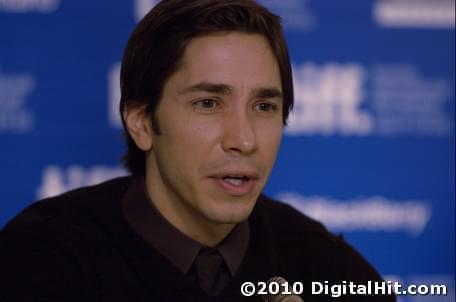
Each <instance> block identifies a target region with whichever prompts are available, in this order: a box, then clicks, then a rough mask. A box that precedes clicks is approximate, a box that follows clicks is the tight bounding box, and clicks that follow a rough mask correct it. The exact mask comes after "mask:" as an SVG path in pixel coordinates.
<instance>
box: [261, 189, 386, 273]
mask: <svg viewBox="0 0 456 302" xmlns="http://www.w3.org/2000/svg"><path fill="white" fill-rule="evenodd" d="M258 210H260V211H259V212H262V213H261V215H262V216H263V221H265V222H266V224H267V225H268V229H269V232H268V233H269V234H270V236H271V237H272V240H274V241H275V244H276V246H277V253H278V254H279V256H280V258H281V259H287V260H284V261H285V262H287V261H288V260H289V259H294V260H295V262H293V261H291V262H290V263H292V267H290V268H288V270H289V271H293V270H295V269H297V270H299V269H300V268H301V270H302V271H308V273H309V276H312V277H314V278H319V277H325V278H327V279H328V278H329V279H331V278H338V279H340V280H344V279H345V280H380V279H381V278H380V276H379V275H378V273H377V272H376V271H375V269H374V268H373V267H372V266H371V265H370V264H369V263H368V262H367V261H366V260H365V259H364V257H363V256H361V254H359V253H358V252H357V251H356V250H355V249H354V248H353V247H352V246H351V245H350V244H348V243H347V242H346V241H345V240H344V239H343V237H342V236H341V235H339V236H336V235H334V234H332V233H331V232H330V231H328V230H327V229H326V228H325V227H324V226H323V224H322V223H320V222H318V221H316V220H314V219H312V218H310V217H308V216H307V215H305V214H303V213H301V212H299V211H298V210H296V209H295V208H293V207H292V206H290V205H288V204H285V203H283V202H280V201H276V200H273V199H271V198H268V197H265V196H262V198H260V201H259V203H258ZM297 259H298V260H297ZM304 259H305V260H304ZM287 263H288V262H287ZM288 264H289V263H288ZM309 265H311V266H312V267H313V268H311V269H309V267H308V266H309ZM301 266H302V267H301ZM315 272H319V273H315Z"/></svg>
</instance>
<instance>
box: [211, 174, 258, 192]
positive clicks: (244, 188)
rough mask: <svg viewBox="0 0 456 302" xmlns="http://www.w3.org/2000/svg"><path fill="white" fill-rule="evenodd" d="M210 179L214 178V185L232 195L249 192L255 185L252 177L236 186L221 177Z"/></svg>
mask: <svg viewBox="0 0 456 302" xmlns="http://www.w3.org/2000/svg"><path fill="white" fill-rule="evenodd" d="M212 179H213V180H214V182H215V183H216V185H217V186H218V187H219V188H221V189H223V190H224V191H225V192H227V193H228V194H230V195H234V196H242V195H245V194H247V193H250V192H251V191H252V190H253V188H254V186H255V180H253V179H248V180H245V181H242V183H241V184H239V185H237V186H236V185H234V184H232V183H230V182H228V181H226V180H225V179H223V178H212Z"/></svg>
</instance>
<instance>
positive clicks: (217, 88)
mask: <svg viewBox="0 0 456 302" xmlns="http://www.w3.org/2000/svg"><path fill="white" fill-rule="evenodd" d="M198 91H205V92H210V93H216V94H231V93H232V92H233V87H231V86H230V85H227V84H218V83H210V82H200V83H198V84H195V85H192V86H190V87H187V88H185V89H183V90H181V91H179V94H186V93H189V92H198Z"/></svg>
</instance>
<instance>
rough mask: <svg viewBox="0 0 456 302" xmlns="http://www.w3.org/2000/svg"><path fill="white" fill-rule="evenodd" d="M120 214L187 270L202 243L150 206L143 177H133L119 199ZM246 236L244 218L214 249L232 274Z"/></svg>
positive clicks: (146, 238) (247, 231) (246, 229)
mask: <svg viewBox="0 0 456 302" xmlns="http://www.w3.org/2000/svg"><path fill="white" fill-rule="evenodd" d="M122 207H123V213H124V216H125V218H126V219H127V222H128V224H129V225H130V226H131V227H132V228H133V230H135V231H136V232H137V233H138V234H139V235H140V236H141V237H142V238H143V239H144V240H145V241H146V242H148V243H149V244H150V245H152V246H153V247H154V248H155V249H156V250H158V252H160V253H161V254H162V255H163V256H164V257H166V258H167V259H168V260H169V261H170V262H171V263H172V264H173V265H174V266H175V267H177V268H178V269H179V270H180V271H181V272H183V273H184V274H186V273H188V272H189V270H190V267H191V266H192V264H193V261H194V260H195V258H196V256H197V254H198V252H199V251H200V249H201V248H203V246H202V245H201V244H200V243H198V242H196V241H195V240H193V239H191V238H190V237H188V236H187V235H185V234H184V233H182V232H181V231H179V230H178V229H177V228H176V227H174V226H173V225H172V224H171V223H170V222H168V221H167V220H166V219H165V218H164V217H163V216H162V215H161V214H160V212H159V211H158V210H157V208H156V207H155V206H154V203H153V201H152V200H151V199H150V198H149V196H148V194H147V191H146V188H145V184H144V180H143V178H140V177H138V178H136V179H135V180H134V181H133V183H132V184H131V186H130V187H129V189H128V190H127V192H126V194H125V196H124V198H123V200H122ZM249 236H250V227H249V223H248V220H245V221H243V222H241V223H239V224H238V225H236V226H235V228H234V229H233V230H232V231H231V233H230V234H228V236H227V237H226V238H225V239H223V240H222V242H220V243H219V244H218V245H217V246H216V247H215V248H216V249H217V250H218V251H219V252H220V253H221V254H222V256H223V258H224V260H225V263H226V265H227V267H228V269H229V271H230V273H231V276H234V275H235V274H236V272H237V270H238V268H239V266H240V264H241V261H242V259H243V257H244V254H245V252H246V250H247V246H248V242H249Z"/></svg>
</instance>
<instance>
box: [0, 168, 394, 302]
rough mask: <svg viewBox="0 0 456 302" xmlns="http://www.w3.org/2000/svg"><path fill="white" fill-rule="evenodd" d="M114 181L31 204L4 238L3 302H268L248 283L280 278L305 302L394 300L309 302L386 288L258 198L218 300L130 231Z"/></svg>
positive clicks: (329, 241)
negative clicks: (340, 291) (316, 289)
mask: <svg viewBox="0 0 456 302" xmlns="http://www.w3.org/2000/svg"><path fill="white" fill-rule="evenodd" d="M131 182H132V178H131V177H123V178H117V179H114V180H111V181H108V182H105V183H102V184H100V185H96V186H92V187H87V188H81V189H78V190H74V191H71V192H68V193H65V194H63V195H60V196H57V197H53V198H49V199H45V200H42V201H39V202H37V203H34V204H33V205H31V206H30V207H28V208H27V209H25V210H24V211H23V212H22V213H20V214H19V215H18V216H17V217H16V218H14V219H13V220H12V221H11V222H10V223H9V224H7V225H6V227H5V228H4V229H3V230H2V231H1V232H0V301H110V302H112V301H148V302H154V301H203V302H204V301H252V302H253V301H262V300H261V298H260V297H259V296H254V297H243V296H242V295H241V294H240V285H241V283H242V282H244V281H252V282H258V281H266V280H268V279H269V278H271V277H273V276H282V277H284V278H285V279H287V280H288V281H289V282H290V283H291V282H294V281H301V282H303V284H304V293H303V294H302V296H303V297H304V300H305V302H311V301H333V300H334V301H394V298H393V297H385V296H377V297H370V296H364V297H359V296H357V297H353V296H351V297H350V296H342V297H341V298H332V297H330V296H324V295H319V296H311V295H310V293H311V288H310V286H311V282H312V281H323V280H328V281H333V282H338V281H339V282H341V281H343V280H345V281H355V282H366V281H367V280H380V277H379V276H378V274H377V273H376V272H375V270H374V269H373V268H372V267H371V266H370V265H369V264H368V263H367V262H366V261H365V260H364V259H363V258H362V257H361V256H360V255H359V254H358V253H357V252H356V251H354V250H353V249H352V248H351V247H350V246H349V245H348V244H346V243H345V242H344V241H343V240H342V239H340V238H339V237H335V236H333V235H331V234H330V233H329V232H327V231H326V229H325V228H324V227H323V226H322V225H321V224H320V223H318V222H316V221H314V220H312V219H310V218H308V217H306V216H304V215H302V214H301V213H299V212H298V211H296V210H294V209H293V208H291V207H290V206H288V205H285V204H282V203H279V202H275V201H272V200H270V199H268V198H266V197H264V196H261V197H260V198H259V200H258V202H257V204H256V206H255V209H254V211H253V213H252V215H251V216H250V218H249V222H250V231H251V233H250V242H249V247H248V249H247V252H246V255H245V257H244V259H243V261H242V263H241V266H240V268H239V270H238V272H237V274H236V275H235V276H234V279H233V280H232V281H231V283H230V284H229V285H228V286H227V287H226V288H225V289H224V290H223V291H222V292H221V293H220V295H219V296H216V297H211V296H208V295H206V294H205V293H204V292H203V291H202V290H200V289H199V288H198V287H197V286H196V285H195V284H194V283H193V282H192V281H191V280H190V279H189V278H188V277H186V276H185V275H184V274H183V273H181V272H180V271H179V270H178V269H176V268H175V267H174V266H173V265H171V264H170V262H169V261H168V260H167V259H166V258H165V257H163V256H162V255H161V254H159V253H158V252H157V251H156V250H154V248H152V247H151V246H150V245H149V244H147V243H146V242H145V241H144V240H143V239H142V238H141V237H140V236H139V235H138V234H137V233H136V232H135V231H133V229H132V228H131V227H130V226H129V225H128V223H127V222H126V220H125V218H124V216H123V212H122V207H121V200H122V197H123V195H124V194H125V192H126V190H127V189H128V187H129V186H130V184H131Z"/></svg>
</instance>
